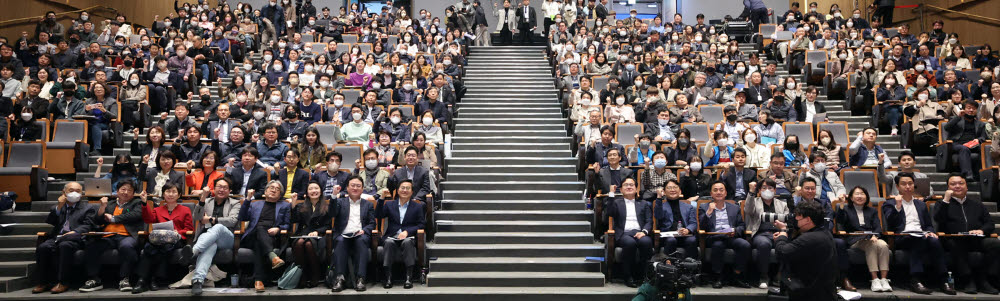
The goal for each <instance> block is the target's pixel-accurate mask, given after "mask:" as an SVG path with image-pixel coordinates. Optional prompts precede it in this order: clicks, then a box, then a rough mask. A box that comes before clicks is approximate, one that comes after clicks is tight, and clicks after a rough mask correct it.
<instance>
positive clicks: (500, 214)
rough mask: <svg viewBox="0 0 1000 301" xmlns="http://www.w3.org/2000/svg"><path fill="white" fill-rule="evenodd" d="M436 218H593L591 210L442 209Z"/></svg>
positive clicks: (570, 219)
mask: <svg viewBox="0 0 1000 301" xmlns="http://www.w3.org/2000/svg"><path fill="white" fill-rule="evenodd" d="M434 214H435V216H436V217H435V219H439V220H466V221H495V220H510V219H511V218H516V219H517V220H530V221H589V220H591V219H592V218H593V215H594V213H593V211H590V210H441V211H435V212H434Z"/></svg>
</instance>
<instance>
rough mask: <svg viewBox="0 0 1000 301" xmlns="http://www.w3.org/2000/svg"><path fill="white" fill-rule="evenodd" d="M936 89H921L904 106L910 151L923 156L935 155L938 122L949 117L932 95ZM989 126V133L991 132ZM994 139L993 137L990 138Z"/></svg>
mask: <svg viewBox="0 0 1000 301" xmlns="http://www.w3.org/2000/svg"><path fill="white" fill-rule="evenodd" d="M934 91H936V90H935V89H928V88H921V89H918V90H917V91H915V92H913V94H914V97H913V98H912V99H910V101H909V102H907V103H906V105H904V106H903V114H906V116H909V117H910V122H912V124H911V128H910V131H911V133H912V134H911V135H912V136H913V142H912V143H911V145H910V149H912V150H913V152H914V153H917V154H921V155H931V154H934V149H933V148H932V147H931V146H932V145H934V144H937V142H938V130H939V129H938V122H939V121H941V120H944V119H945V115H948V113H947V112H946V110H945V108H944V107H942V106H941V104H938V103H937V102H936V101H934V98H932V97H931V96H930V95H931V93H934ZM960 94H961V93H960ZM989 127H990V126H989V125H987V132H988V130H989ZM989 137H992V136H989Z"/></svg>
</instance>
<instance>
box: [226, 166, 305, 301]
mask: <svg viewBox="0 0 1000 301" xmlns="http://www.w3.org/2000/svg"><path fill="white" fill-rule="evenodd" d="M284 192H285V184H284V183H282V182H280V181H277V180H271V181H270V182H268V183H267V186H266V188H265V190H264V193H263V195H264V197H263V198H264V200H263V201H258V202H254V201H253V198H246V200H244V201H243V205H241V206H240V214H239V221H240V222H248V223H247V228H246V232H245V233H243V236H241V237H240V248H243V247H246V248H249V249H252V250H253V251H254V257H255V258H254V261H253V267H254V275H253V278H254V289H256V290H257V292H258V293H259V292H263V291H264V283H266V282H267V281H268V280H269V278H270V277H269V276H270V273H269V272H270V271H271V270H274V269H277V268H279V267H281V266H283V265H285V261H284V260H282V259H281V258H279V257H278V254H277V253H275V252H274V245H275V242H277V238H278V234H279V233H281V230H288V229H289V226H290V225H291V207H292V205H291V202H286V201H284V198H282V194H283V193H284ZM268 267H270V269H269V268H268Z"/></svg>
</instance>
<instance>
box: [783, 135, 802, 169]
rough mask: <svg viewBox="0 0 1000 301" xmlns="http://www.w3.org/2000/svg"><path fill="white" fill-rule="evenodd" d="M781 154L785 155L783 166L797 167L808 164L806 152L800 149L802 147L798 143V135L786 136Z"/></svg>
mask: <svg viewBox="0 0 1000 301" xmlns="http://www.w3.org/2000/svg"><path fill="white" fill-rule="evenodd" d="M781 154H782V155H784V156H785V166H792V167H798V166H807V165H809V157H808V156H806V153H805V152H803V151H802V147H801V146H800V145H799V136H796V135H788V136H786V137H785V144H784V147H783V148H782V150H781Z"/></svg>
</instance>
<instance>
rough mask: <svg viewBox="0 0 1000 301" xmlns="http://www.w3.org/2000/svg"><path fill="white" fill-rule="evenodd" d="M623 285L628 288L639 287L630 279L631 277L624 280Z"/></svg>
mask: <svg viewBox="0 0 1000 301" xmlns="http://www.w3.org/2000/svg"><path fill="white" fill-rule="evenodd" d="M625 285H626V286H628V287H639V285H638V284H636V282H635V279H632V277H629V278H628V279H625Z"/></svg>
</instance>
